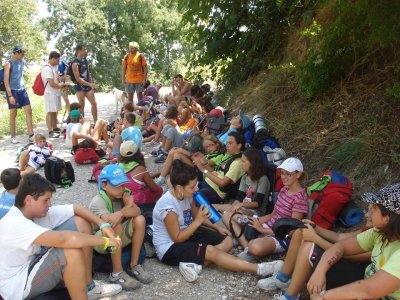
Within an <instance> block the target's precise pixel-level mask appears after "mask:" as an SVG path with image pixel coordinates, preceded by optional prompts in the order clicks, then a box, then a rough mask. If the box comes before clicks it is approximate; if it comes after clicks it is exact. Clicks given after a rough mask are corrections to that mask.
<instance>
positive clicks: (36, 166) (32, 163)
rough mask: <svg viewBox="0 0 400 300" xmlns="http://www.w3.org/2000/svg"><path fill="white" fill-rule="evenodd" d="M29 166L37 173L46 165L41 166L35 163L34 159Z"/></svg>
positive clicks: (29, 162)
mask: <svg viewBox="0 0 400 300" xmlns="http://www.w3.org/2000/svg"><path fill="white" fill-rule="evenodd" d="M28 166H30V167H32V168H33V169H35V171H37V170H38V169H39V168H40V167H42V166H44V165H40V164H38V163H37V162H35V161H33V160H32V159H29V161H28Z"/></svg>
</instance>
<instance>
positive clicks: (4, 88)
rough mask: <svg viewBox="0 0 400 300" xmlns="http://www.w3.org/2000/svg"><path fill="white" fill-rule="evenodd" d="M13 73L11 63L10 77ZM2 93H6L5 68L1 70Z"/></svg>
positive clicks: (0, 88)
mask: <svg viewBox="0 0 400 300" xmlns="http://www.w3.org/2000/svg"><path fill="white" fill-rule="evenodd" d="M11 71H12V65H11V63H10V75H11ZM0 91H2V92H5V91H6V85H5V83H4V68H3V69H0Z"/></svg>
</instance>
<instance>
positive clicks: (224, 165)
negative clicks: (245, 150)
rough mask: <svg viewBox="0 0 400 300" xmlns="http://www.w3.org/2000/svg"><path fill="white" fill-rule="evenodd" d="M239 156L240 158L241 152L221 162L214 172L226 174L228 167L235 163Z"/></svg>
mask: <svg viewBox="0 0 400 300" xmlns="http://www.w3.org/2000/svg"><path fill="white" fill-rule="evenodd" d="M241 156H242V152H239V153H236V154H234V155H232V156H229V157H228V158H226V159H225V160H223V161H221V163H220V164H219V165H218V168H217V169H216V171H220V170H222V171H223V172H224V174H226V173H227V172H228V170H229V167H230V166H231V164H232V163H233V162H234V161H235V159H237V158H238V157H241ZM225 162H226V163H225ZM224 163H225V164H224Z"/></svg>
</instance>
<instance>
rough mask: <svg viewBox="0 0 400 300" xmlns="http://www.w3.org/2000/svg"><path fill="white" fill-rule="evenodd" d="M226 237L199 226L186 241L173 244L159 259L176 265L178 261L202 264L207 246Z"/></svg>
mask: <svg viewBox="0 0 400 300" xmlns="http://www.w3.org/2000/svg"><path fill="white" fill-rule="evenodd" d="M226 238H227V236H226V235H222V234H220V233H218V232H216V231H214V230H212V229H208V228H204V227H199V228H198V229H197V230H196V232H195V233H194V234H193V235H192V236H191V237H190V238H189V240H187V241H186V242H183V243H175V244H173V245H172V246H171V247H170V248H169V249H168V251H167V252H165V254H164V256H163V258H162V260H161V261H162V262H163V263H165V264H167V265H170V266H177V265H179V263H180V262H191V263H195V264H198V265H204V260H205V257H206V248H207V246H208V245H213V246H215V245H218V244H221V243H222V241H223V240H225V239H226Z"/></svg>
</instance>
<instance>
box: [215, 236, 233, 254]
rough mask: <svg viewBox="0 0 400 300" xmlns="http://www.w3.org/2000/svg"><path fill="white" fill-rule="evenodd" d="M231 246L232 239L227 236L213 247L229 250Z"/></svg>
mask: <svg viewBox="0 0 400 300" xmlns="http://www.w3.org/2000/svg"><path fill="white" fill-rule="evenodd" d="M232 247H233V241H232V238H231V237H227V238H226V239H224V240H223V241H222V242H221V243H220V244H218V245H216V246H215V248H218V249H219V250H221V251H224V252H227V253H228V252H229V251H231V249H232Z"/></svg>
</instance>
